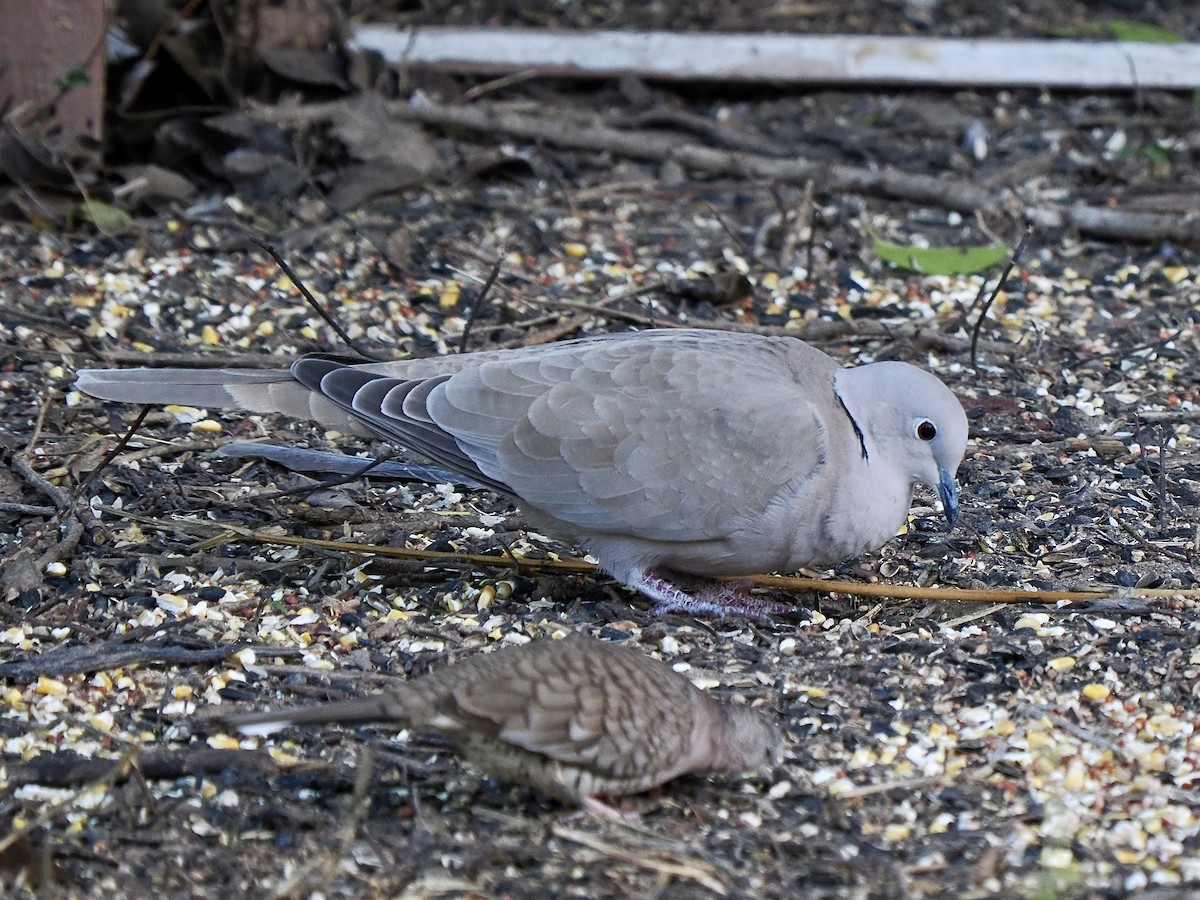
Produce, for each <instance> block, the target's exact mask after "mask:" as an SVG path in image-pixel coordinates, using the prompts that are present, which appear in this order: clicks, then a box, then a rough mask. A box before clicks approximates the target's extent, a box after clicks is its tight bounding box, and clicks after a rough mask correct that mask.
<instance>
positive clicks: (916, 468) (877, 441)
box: [834, 362, 967, 525]
mask: <svg viewBox="0 0 1200 900" xmlns="http://www.w3.org/2000/svg"><path fill="white" fill-rule="evenodd" d="M834 390H835V391H836V393H837V395H838V398H839V399H840V400H841V401H842V405H843V406H845V408H846V412H847V413H849V415H850V417H851V419H852V420H853V421H854V425H855V428H856V430H857V431H858V433H859V437H860V440H861V442H862V447H863V453H864V455H865V456H866V458H867V461H868V462H869V463H871V464H877V463H882V464H883V465H886V466H888V467H889V468H891V469H892V470H893V471H895V472H897V474H899V475H900V476H901V477H906V478H908V480H909V485H910V487H911V485H913V484H916V483H917V482H920V483H921V484H927V485H929V486H930V487H931V488H933V489H934V490H936V491H937V492H938V496H939V497H940V498H941V500H942V508H943V510H944V511H945V515H946V521H948V522H949V523H950V524H951V525H953V524H954V520H955V519H956V518H958V487H957V486H956V485H955V482H954V475H955V473H956V472H957V471H958V464H959V463H960V462H962V458H963V454H964V453H966V450H967V414H966V413H965V412H963V408H962V404H961V403H959V402H958V398H957V397H955V396H954V394H953V393H951V391H950V389H949V388H948V387H946V385H944V384H942V382H941V381H940V380H938V378H937V377H936V376H935V375H931V374H929V373H928V372H926V371H925V370H924V369H918V368H917V367H916V366H910V365H909V364H908V363H902V362H879V363H871V364H870V365H866V366H859V367H858V368H855V369H840V370H839V371H838V373H837V375H836V376H835V377H834ZM873 456H877V457H878V460H877V459H875V458H873Z"/></svg>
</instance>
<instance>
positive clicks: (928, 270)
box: [873, 238, 1008, 275]
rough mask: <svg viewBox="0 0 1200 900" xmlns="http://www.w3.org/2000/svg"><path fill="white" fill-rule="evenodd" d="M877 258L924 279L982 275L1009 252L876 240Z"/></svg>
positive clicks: (994, 248) (991, 246) (989, 247)
mask: <svg viewBox="0 0 1200 900" xmlns="http://www.w3.org/2000/svg"><path fill="white" fill-rule="evenodd" d="M873 241H874V249H875V255H876V256H878V257H879V258H880V259H882V260H883V261H884V262H889V263H891V264H892V265H893V266H895V267H896V268H898V269H907V270H908V271H910V272H920V273H921V274H922V275H970V274H971V273H972V272H982V271H983V270H984V269H989V268H991V267H992V266H994V265H995V264H996V263H998V262H1000V261H1001V260H1002V259H1004V258H1005V257H1006V256H1008V248H1007V247H1004V246H999V245H994V244H989V245H986V246H982V247H906V246H904V245H903V244H891V243H888V242H887V241H881V240H879V238H874V239H873Z"/></svg>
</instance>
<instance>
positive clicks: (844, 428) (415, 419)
mask: <svg viewBox="0 0 1200 900" xmlns="http://www.w3.org/2000/svg"><path fill="white" fill-rule="evenodd" d="M77 386H78V388H79V389H80V390H81V391H84V392H85V393H88V394H91V395H92V396H94V397H99V398H102V399H105V400H119V401H123V402H128V403H177V404H186V405H191V406H198V407H232V408H237V409H243V410H249V411H253V412H282V413H286V414H288V415H291V416H297V417H302V418H309V419H315V420H316V421H318V422H320V423H322V424H323V425H325V426H326V427H328V428H334V429H338V430H340V431H346V432H352V433H355V434H360V435H374V436H379V437H383V438H387V439H390V440H393V441H396V442H397V443H400V444H403V445H404V446H406V447H409V448H411V449H412V450H415V451H417V452H419V453H422V454H424V455H425V456H427V457H429V458H430V459H432V460H434V461H435V462H437V463H438V464H440V465H442V466H445V467H446V468H448V469H451V470H453V471H455V472H459V473H461V474H463V475H466V476H469V477H470V478H472V479H474V480H475V481H478V482H481V483H483V484H486V485H488V486H490V487H492V488H494V489H496V490H497V491H500V492H502V493H504V494H507V495H508V496H510V497H512V498H513V499H514V500H516V501H517V503H518V504H520V505H521V506H522V507H523V508H524V509H525V511H526V513H527V514H528V516H529V517H530V518H531V519H533V520H534V521H535V522H536V523H537V524H538V526H539V527H540V528H542V529H543V530H546V531H548V532H550V533H552V534H557V535H560V536H562V537H564V538H566V539H568V540H573V541H575V542H577V543H578V544H580V545H581V546H583V547H584V548H586V549H587V550H588V551H589V552H591V553H592V554H594V555H595V557H596V559H597V560H598V561H599V563H600V565H601V567H603V568H604V569H605V570H606V571H607V572H609V573H610V574H612V576H613V577H614V578H616V579H617V580H618V581H620V582H621V583H623V584H625V585H627V586H629V587H631V588H633V589H634V590H637V591H640V592H641V593H643V594H645V595H646V596H648V597H650V598H651V599H653V600H655V601H656V602H657V606H656V607H655V610H656V611H663V610H671V609H678V610H686V611H691V612H708V613H715V614H717V615H725V614H728V613H730V612H739V613H742V614H747V615H762V614H764V613H769V612H781V611H784V610H786V609H787V607H785V606H781V605H779V604H771V603H765V602H763V601H760V600H757V599H756V598H753V597H751V596H750V595H749V593H748V592H747V591H746V588H745V587H744V586H740V585H731V584H727V583H713V582H711V580H710V581H709V583H708V584H707V585H704V584H702V585H701V587H700V588H699V589H698V590H696V591H694V592H689V591H687V590H685V589H684V588H683V587H681V586H679V585H678V584H676V583H675V581H674V580H673V579H674V578H675V577H676V576H678V575H692V576H726V575H733V576H737V575H749V574H754V573H761V572H791V571H795V570H797V569H800V568H802V567H805V566H810V565H829V564H834V563H837V562H840V561H842V560H845V559H849V558H851V557H854V556H858V555H859V554H861V553H864V552H866V551H869V550H874V549H876V548H878V547H880V546H882V545H883V544H884V543H885V542H886V541H887V540H888V539H890V538H891V537H893V536H894V535H895V534H896V532H897V531H898V530H899V529H900V527H901V525H903V524H904V521H905V519H906V517H907V515H908V510H909V506H910V504H911V502H912V492H913V487H914V485H915V484H917V483H919V482H920V483H924V484H926V485H929V486H930V487H932V488H934V489H935V490H936V491H937V492H938V494H939V495H940V497H941V501H942V505H943V509H944V512H945V515H946V518H947V520H948V521H949V522H950V523H951V524H953V523H954V520H955V516H956V514H957V510H958V500H957V497H958V495H957V488H956V486H955V481H954V475H955V473H956V472H957V469H958V464H959V462H960V461H961V460H962V457H963V453H964V451H965V449H966V441H967V418H966V415H965V414H964V412H963V409H962V406H961V405H960V404H959V402H958V400H957V399H956V398H955V396H954V394H952V393H951V392H950V390H949V389H948V388H947V387H946V386H945V385H944V384H942V382H941V381H939V380H938V379H937V378H936V377H935V376H933V375H931V374H929V373H928V372H925V371H923V370H921V369H918V368H916V367H915V366H911V365H909V364H907V363H901V362H879V363H872V364H869V365H864V366H858V367H856V368H841V367H839V366H838V364H837V362H835V361H834V360H833V359H832V358H831V357H829V356H827V355H826V354H824V353H822V352H821V351H820V350H817V349H816V348H814V347H811V346H809V345H808V344H805V343H804V342H802V341H799V340H796V339H794V338H788V337H764V336H760V335H753V334H735V333H729V332H720V331H708V330H700V329H662V330H657V331H643V332H632V333H628V334H618V335H607V336H603V337H592V338H583V339H579V340H573V341H565V342H562V343H558V344H549V345H544V346H537V347H524V348H519V349H512V350H496V351H483V352H478V353H464V354H460V355H458V356H443V357H435V358H431V359H419V360H398V361H394V362H384V363H365V364H353V365H352V364H348V363H346V362H345V361H340V360H335V359H331V358H329V357H323V356H305V357H302V358H300V359H298V360H297V361H296V362H295V363H293V364H292V366H291V368H290V369H284V370H278V371H263V370H244V369H206V370H205V369H125V370H114V369H85V370H82V371H80V372H79V380H78V382H77Z"/></svg>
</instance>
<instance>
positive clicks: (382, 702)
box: [217, 690, 409, 736]
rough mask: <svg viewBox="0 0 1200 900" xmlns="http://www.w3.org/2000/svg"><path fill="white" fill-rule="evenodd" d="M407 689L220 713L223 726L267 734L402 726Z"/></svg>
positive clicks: (251, 733)
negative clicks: (341, 700)
mask: <svg viewBox="0 0 1200 900" xmlns="http://www.w3.org/2000/svg"><path fill="white" fill-rule="evenodd" d="M408 696H409V692H408V691H396V690H393V691H390V692H388V693H386V694H380V695H378V696H375V697H367V698H365V699H363V700H348V701H346V702H345V703H323V704H320V705H318V706H298V707H296V708H295V709H272V710H268V711H267V712H258V713H244V714H241V715H232V716H218V717H217V720H218V721H219V722H221V723H222V724H224V725H228V726H230V727H232V728H236V729H237V730H238V731H240V732H242V734H248V735H258V736H262V735H267V734H271V733H272V732H274V731H279V730H280V729H281V728H290V727H291V726H293V725H325V724H331V723H339V724H342V725H363V724H366V723H369V722H396V723H397V724H398V725H403V724H405V723H407V722H408V720H409V711H408V707H407V703H406V699H407V697H408Z"/></svg>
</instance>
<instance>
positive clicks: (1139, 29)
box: [1059, 19, 1183, 44]
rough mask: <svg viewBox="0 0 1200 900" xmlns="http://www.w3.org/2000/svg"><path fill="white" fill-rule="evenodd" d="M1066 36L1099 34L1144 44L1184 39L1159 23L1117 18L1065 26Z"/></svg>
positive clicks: (1170, 42)
mask: <svg viewBox="0 0 1200 900" xmlns="http://www.w3.org/2000/svg"><path fill="white" fill-rule="evenodd" d="M1059 33H1060V34H1062V35H1063V36H1064V37H1079V36H1081V35H1097V36H1099V37H1107V38H1112V39H1113V40H1114V41H1133V42H1135V43H1142V44H1178V43H1180V42H1181V41H1182V40H1183V37H1182V36H1181V35H1178V34H1176V33H1175V32H1174V31H1168V30H1167V29H1165V28H1159V27H1158V26H1157V25H1147V24H1146V23H1145V22H1124V21H1120V20H1117V19H1110V20H1105V21H1102V22H1089V23H1088V24H1087V25H1080V26H1079V27H1077V28H1064V29H1061V31H1060V32H1059Z"/></svg>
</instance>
